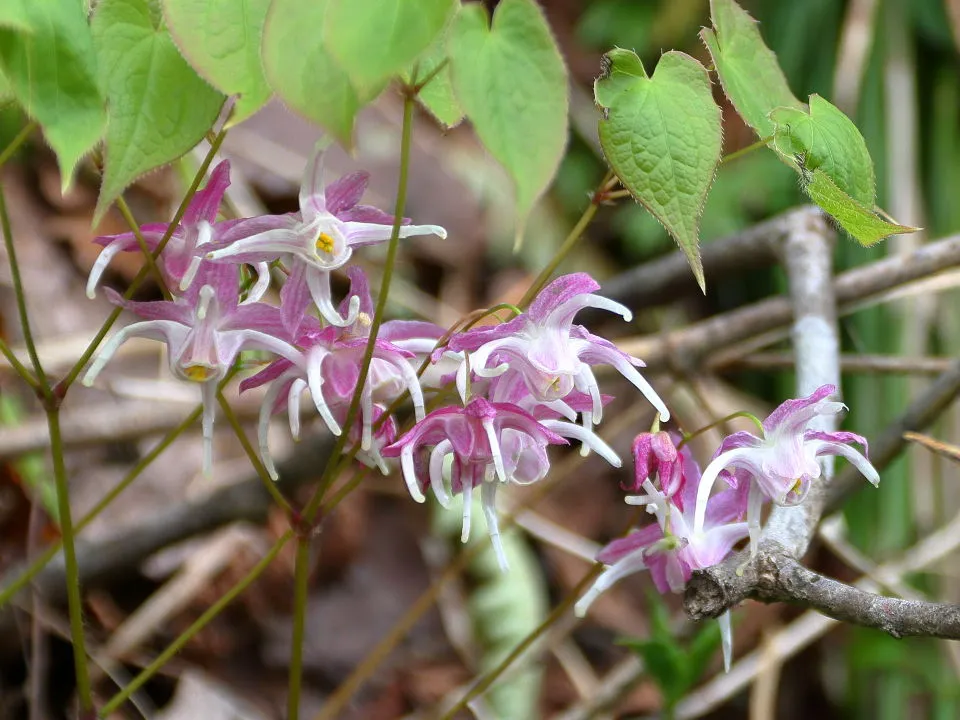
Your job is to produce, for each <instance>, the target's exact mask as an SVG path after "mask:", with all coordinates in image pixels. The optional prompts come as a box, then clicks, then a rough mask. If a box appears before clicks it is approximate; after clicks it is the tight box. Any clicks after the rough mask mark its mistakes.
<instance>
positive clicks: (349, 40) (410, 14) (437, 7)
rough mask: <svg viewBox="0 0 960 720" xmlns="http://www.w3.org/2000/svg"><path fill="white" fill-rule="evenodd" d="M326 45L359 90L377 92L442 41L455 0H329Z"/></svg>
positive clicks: (324, 27)
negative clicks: (440, 35) (441, 34)
mask: <svg viewBox="0 0 960 720" xmlns="http://www.w3.org/2000/svg"><path fill="white" fill-rule="evenodd" d="M327 6H328V9H327V15H326V18H325V21H324V25H323V43H324V44H325V45H326V46H327V48H328V49H329V51H330V53H331V54H332V55H333V57H334V58H336V60H337V62H338V64H339V65H340V67H341V68H343V70H344V71H345V72H346V73H347V76H348V77H349V78H350V80H351V82H352V83H353V84H354V86H355V87H357V88H360V89H361V90H371V89H377V88H380V87H382V86H383V84H384V83H386V82H388V81H389V80H390V79H391V78H393V77H395V76H397V75H399V74H400V73H401V72H402V71H403V70H405V69H406V68H407V67H408V66H409V65H410V63H412V62H413V61H414V59H416V57H417V56H418V55H419V54H420V53H422V52H423V51H424V50H426V49H427V48H428V47H429V46H430V44H431V43H432V42H433V41H434V40H435V39H436V38H437V36H438V35H439V34H440V31H441V30H443V26H444V25H446V23H447V20H448V19H449V18H450V15H451V13H452V12H453V10H454V8H455V7H456V0H327Z"/></svg>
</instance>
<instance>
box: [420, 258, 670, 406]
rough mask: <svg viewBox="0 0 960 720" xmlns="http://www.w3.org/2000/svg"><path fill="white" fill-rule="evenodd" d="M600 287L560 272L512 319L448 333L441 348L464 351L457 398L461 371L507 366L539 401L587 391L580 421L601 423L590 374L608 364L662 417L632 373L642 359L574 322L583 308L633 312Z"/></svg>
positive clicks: (480, 372)
mask: <svg viewBox="0 0 960 720" xmlns="http://www.w3.org/2000/svg"><path fill="white" fill-rule="evenodd" d="M599 289H600V286H599V285H598V284H597V283H596V281H594V280H593V278H591V277H590V276H589V275H587V274H586V273H574V274H572V275H564V276H562V277H559V278H557V279H556V280H554V281H553V282H551V283H550V284H549V285H547V287H545V288H544V289H543V290H541V291H540V293H539V294H538V295H537V297H536V299H535V300H534V301H533V303H532V304H531V305H530V309H529V310H528V311H527V312H525V313H523V314H522V315H518V316H517V317H515V318H513V319H512V320H510V321H508V322H505V323H502V324H500V325H496V326H492V327H479V328H473V329H471V330H468V331H466V332H463V333H458V334H456V335H454V336H453V337H451V338H450V342H449V343H448V345H447V348H446V349H445V350H438V351H437V352H435V353H434V360H439V358H440V357H441V356H442V354H443V352H445V351H449V352H454V353H469V358H464V359H463V364H462V365H461V368H460V371H459V373H458V375H457V386H458V388H459V390H460V394H461V397H465V395H466V372H467V367H468V363H469V369H470V371H472V372H473V373H474V374H475V375H477V376H479V377H481V378H489V377H495V376H497V375H499V374H501V373H504V372H506V371H507V369H511V370H514V371H516V372H517V373H519V374H520V376H521V377H522V378H523V380H524V382H525V383H526V385H527V388H528V389H529V391H530V394H531V395H533V396H534V397H535V398H536V399H537V400H538V401H540V402H545V403H548V402H554V401H557V400H563V399H564V398H565V397H567V396H568V395H569V394H570V393H571V392H573V391H574V390H579V391H580V392H583V393H586V394H588V395H589V396H590V397H591V399H592V401H593V403H592V406H591V408H590V410H588V411H585V412H584V413H583V415H584V425H590V424H591V423H598V422H600V420H601V418H602V416H603V403H602V402H601V398H600V388H599V385H598V384H597V380H596V378H595V377H594V375H593V370H592V366H593V365H601V364H606V365H612V366H613V367H614V368H616V369H617V370H618V371H619V372H620V374H621V375H623V376H624V377H625V378H626V379H627V380H629V381H630V382H631V383H633V385H634V386H636V388H637V389H638V390H640V392H642V393H643V394H644V396H645V397H646V398H647V399H648V400H649V401H650V402H651V403H652V404H653V406H654V407H655V408H656V409H657V411H658V412H659V413H660V417H661V419H662V420H663V421H666V420H668V419H669V418H670V411H669V410H667V407H666V405H665V404H664V403H663V401H662V400H661V399H660V396H659V395H657V393H656V391H655V390H654V389H653V388H652V387H651V386H650V384H649V383H648V382H647V381H646V380H645V379H644V378H643V376H642V375H640V373H639V372H637V369H636V368H637V367H642V366H643V362H642V361H641V360H638V359H637V358H633V357H630V356H629V355H627V354H626V353H623V352H621V351H620V350H619V349H617V347H616V346H615V345H614V344H613V343H611V342H609V341H607V340H604V339H603V338H601V337H598V336H596V335H592V334H591V333H589V332H587V330H586V329H585V328H584V327H582V326H580V325H574V324H573V318H574V316H575V315H576V314H577V312H579V311H580V310H582V309H583V308H587V307H594V308H600V309H602V310H609V311H610V312H614V313H617V314H618V315H620V316H622V317H623V318H624V319H625V320H627V321H628V322H629V321H630V320H631V318H632V317H633V316H632V313H631V312H630V310H628V309H627V308H626V307H624V306H623V305H621V304H620V303H617V302H614V301H613V300H608V299H607V298H605V297H602V296H600V295H596V294H595V293H594V291H595V290H599Z"/></svg>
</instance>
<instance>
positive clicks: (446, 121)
mask: <svg viewBox="0 0 960 720" xmlns="http://www.w3.org/2000/svg"><path fill="white" fill-rule="evenodd" d="M438 68H439V69H438ZM414 69H415V70H416V71H417V77H416V78H414V77H413V71H414ZM401 77H402V79H403V81H404V82H406V83H411V82H414V81H416V82H423V81H424V80H425V79H426V80H427V84H426V85H424V86H423V87H422V88H421V89H420V92H419V93H417V100H419V101H420V103H421V104H422V105H423V106H424V107H425V108H426V109H427V110H428V111H429V112H430V114H431V115H433V116H434V117H435V118H436V119H437V120H438V121H439V122H440V123H441V124H442V125H444V126H446V127H448V128H452V127H455V126H457V125H459V124H460V122H461V121H462V120H463V108H462V107H460V101H459V100H457V96H456V95H455V94H454V92H453V80H452V78H451V76H450V58H449V56H448V54H447V33H442V34H441V35H440V37H438V38H437V39H436V40H435V41H434V43H433V45H431V46H430V47H429V48H427V49H426V50H425V51H424V53H423V54H422V55H421V56H420V57H418V58H417V60H416V61H415V62H414V63H413V67H411V68H410V69H409V70H408V71H407V72H405V73H403V74H402V76H401Z"/></svg>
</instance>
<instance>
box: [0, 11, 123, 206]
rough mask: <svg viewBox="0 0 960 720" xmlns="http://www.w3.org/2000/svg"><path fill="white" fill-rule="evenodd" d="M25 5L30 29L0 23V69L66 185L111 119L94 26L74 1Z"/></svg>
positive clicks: (64, 185) (66, 186)
mask: <svg viewBox="0 0 960 720" xmlns="http://www.w3.org/2000/svg"><path fill="white" fill-rule="evenodd" d="M23 7H24V9H25V11H26V16H27V18H28V19H29V24H30V28H31V32H30V33H29V34H26V33H19V32H16V31H14V30H9V29H7V28H0V71H2V73H3V75H4V76H5V77H6V79H7V81H8V82H9V85H10V89H11V91H12V93H13V96H14V97H15V98H16V99H17V102H19V103H20V104H21V105H22V106H23V109H24V110H25V111H26V113H27V114H28V115H30V116H31V117H32V118H34V119H35V120H36V121H37V122H39V123H40V125H41V127H42V128H43V132H44V135H45V136H46V138H47V142H49V143H50V146H51V147H52V148H53V150H54V152H55V153H56V154H57V159H58V160H59V163H60V174H61V181H62V184H63V189H64V190H66V189H67V188H68V187H69V186H70V183H71V181H72V179H73V171H74V168H75V167H76V166H77V162H79V160H80V158H81V157H83V155H84V154H85V153H87V152H89V150H90V149H91V148H92V147H93V146H94V145H95V144H96V143H97V141H98V140H99V139H100V136H101V135H102V134H103V129H104V126H105V124H106V120H107V116H106V112H105V111H104V107H103V97H102V96H101V94H100V88H99V87H98V84H97V63H96V55H95V52H94V48H93V40H92V38H91V36H90V26H89V25H88V24H87V18H86V16H85V15H84V14H83V9H82V8H81V6H80V3H79V2H77V1H76V0H45V1H44V2H26V3H24V5H23Z"/></svg>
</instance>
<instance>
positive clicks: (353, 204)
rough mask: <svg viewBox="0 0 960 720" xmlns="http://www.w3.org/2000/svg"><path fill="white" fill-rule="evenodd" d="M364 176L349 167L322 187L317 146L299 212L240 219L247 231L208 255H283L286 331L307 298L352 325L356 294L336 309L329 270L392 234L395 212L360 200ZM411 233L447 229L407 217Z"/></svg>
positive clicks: (248, 258) (245, 259) (248, 259)
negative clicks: (340, 309) (342, 309)
mask: <svg viewBox="0 0 960 720" xmlns="http://www.w3.org/2000/svg"><path fill="white" fill-rule="evenodd" d="M367 181H368V176H367V174H366V173H353V174H351V175H345V176H343V177H342V178H340V179H339V180H337V181H336V182H333V183H331V184H330V185H329V186H327V187H324V184H323V151H322V150H319V151H318V152H316V153H315V154H314V156H313V157H312V158H311V159H310V161H309V162H308V163H307V167H306V170H305V171H304V175H303V182H302V183H301V185H300V211H299V212H296V213H291V214H288V215H276V216H263V217H259V218H253V219H251V220H249V221H242V222H241V223H239V224H238V225H237V226H236V227H234V228H232V233H231V235H232V236H233V237H239V236H242V235H244V234H245V230H246V229H247V228H249V230H250V232H247V233H246V235H247V236H246V237H239V239H236V240H234V241H232V242H231V243H230V244H228V245H227V246H226V247H218V248H217V249H215V250H213V251H212V252H210V253H209V257H210V259H212V260H217V261H221V260H222V261H227V262H240V263H260V262H271V261H274V260H278V259H279V260H281V261H282V262H283V263H284V264H285V265H286V266H287V269H288V270H289V271H290V276H289V278H287V282H286V283H285V284H284V286H283V289H282V290H281V291H280V296H281V306H282V309H283V321H284V324H285V326H286V328H287V330H288V331H291V332H293V331H294V330H295V329H296V328H297V326H298V325H299V323H300V319H301V318H302V317H303V313H304V310H305V309H306V308H307V307H308V305H309V304H310V299H311V298H312V299H313V302H314V303H315V304H316V306H317V309H318V310H319V311H320V314H321V315H322V316H323V317H324V318H325V319H326V320H327V321H328V322H330V323H332V324H334V325H339V326H345V325H350V324H352V323H353V322H354V321H355V320H356V318H357V314H358V313H359V310H360V305H359V302H360V301H359V298H356V296H354V298H356V299H354V298H351V300H350V302H349V304H348V310H347V313H346V315H343V314H341V313H340V312H338V311H337V309H336V307H334V304H333V300H332V299H331V295H330V273H331V272H332V271H334V270H337V269H338V268H341V267H343V266H344V265H346V263H347V261H349V260H350V258H351V256H352V255H353V249H354V248H356V247H362V246H365V245H376V244H378V243H382V242H384V241H385V240H388V239H389V238H390V235H391V234H392V225H393V216H391V215H389V214H388V213H385V212H383V211H382V210H378V209H377V208H374V207H370V206H367V205H359V204H358V202H359V200H360V197H361V195H363V192H364V190H365V189H366V187H367ZM414 235H438V236H440V237H441V238H445V237H446V236H447V231H446V230H444V229H443V228H442V227H440V226H438V225H409V224H406V222H405V224H404V225H403V226H401V228H400V237H401V238H407V237H411V236H414Z"/></svg>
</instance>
